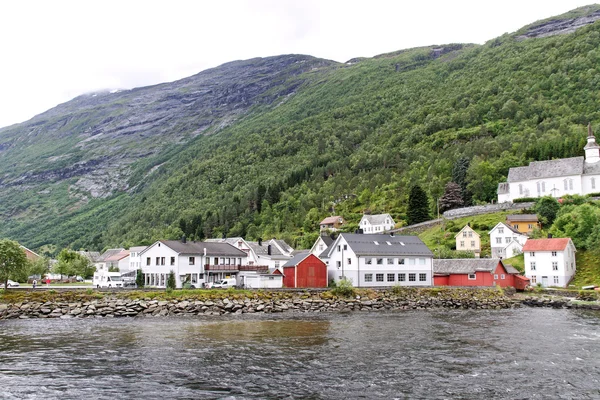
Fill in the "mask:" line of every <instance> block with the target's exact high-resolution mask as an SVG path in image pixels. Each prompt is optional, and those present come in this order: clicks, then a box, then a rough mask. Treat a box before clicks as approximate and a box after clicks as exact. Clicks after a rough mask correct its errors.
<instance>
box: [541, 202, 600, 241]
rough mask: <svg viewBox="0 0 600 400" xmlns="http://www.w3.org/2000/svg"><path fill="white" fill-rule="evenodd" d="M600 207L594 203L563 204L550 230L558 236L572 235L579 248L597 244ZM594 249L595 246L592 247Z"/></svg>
mask: <svg viewBox="0 0 600 400" xmlns="http://www.w3.org/2000/svg"><path fill="white" fill-rule="evenodd" d="M599 225H600V208H599V207H597V206H594V205H592V204H582V205H580V206H563V208H561V210H560V212H559V213H558V217H557V218H556V220H555V221H554V224H553V225H552V228H551V229H550V232H551V233H552V234H554V235H555V236H557V237H570V238H571V239H572V240H573V243H574V244H575V247H577V248H578V249H590V247H588V246H589V245H594V244H596V243H595V242H596V241H597V239H598V234H597V231H598V226H599ZM592 250H593V248H592Z"/></svg>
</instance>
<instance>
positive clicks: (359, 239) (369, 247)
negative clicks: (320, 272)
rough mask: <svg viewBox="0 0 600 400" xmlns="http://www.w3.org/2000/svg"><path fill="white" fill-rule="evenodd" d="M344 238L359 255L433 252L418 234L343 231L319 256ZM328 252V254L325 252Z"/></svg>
mask: <svg viewBox="0 0 600 400" xmlns="http://www.w3.org/2000/svg"><path fill="white" fill-rule="evenodd" d="M342 238H343V239H344V240H345V241H346V243H348V246H349V247H350V248H351V249H352V251H353V252H354V253H355V254H356V255H357V256H404V255H413V256H431V257H433V253H432V252H431V250H429V248H428V247H427V246H426V245H425V243H423V241H422V240H421V239H419V237H418V236H396V235H394V236H392V235H385V234H372V235H364V234H360V233H342V234H340V236H338V238H337V239H336V241H335V242H334V243H333V244H332V245H331V246H329V248H328V249H327V250H325V252H323V253H322V254H321V255H320V256H319V257H321V256H323V255H325V258H328V257H329V254H331V252H332V251H333V250H334V249H335V247H336V243H338V242H339V241H340V240H341V239H342ZM325 253H326V254H325Z"/></svg>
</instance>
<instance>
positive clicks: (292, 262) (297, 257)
mask: <svg viewBox="0 0 600 400" xmlns="http://www.w3.org/2000/svg"><path fill="white" fill-rule="evenodd" d="M310 255H311V253H310V251H306V250H305V251H301V252H298V253H296V254H295V255H294V257H292V258H291V259H290V260H288V262H286V263H285V264H283V265H282V266H281V267H282V268H285V267H295V266H296V265H298V264H300V263H301V262H302V261H303V260H304V259H305V258H306V257H308V256H310Z"/></svg>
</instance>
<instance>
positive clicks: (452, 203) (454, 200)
mask: <svg viewBox="0 0 600 400" xmlns="http://www.w3.org/2000/svg"><path fill="white" fill-rule="evenodd" d="M463 204H464V203H463V199H462V194H461V190H460V186H459V185H458V184H457V183H456V182H448V183H447V184H446V188H445V190H444V195H443V196H442V197H440V212H444V211H447V210H452V209H453V208H458V207H462V205H463Z"/></svg>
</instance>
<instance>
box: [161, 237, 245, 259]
mask: <svg viewBox="0 0 600 400" xmlns="http://www.w3.org/2000/svg"><path fill="white" fill-rule="evenodd" d="M160 242H161V243H163V244H164V245H165V246H167V247H169V248H171V249H173V250H174V251H176V252H177V253H179V254H204V249H206V254H207V255H209V256H231V257H246V256H247V254H246V253H244V252H243V251H241V250H239V249H236V248H235V247H233V246H232V245H230V244H229V243H215V242H186V243H183V242H181V241H179V240H160Z"/></svg>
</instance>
